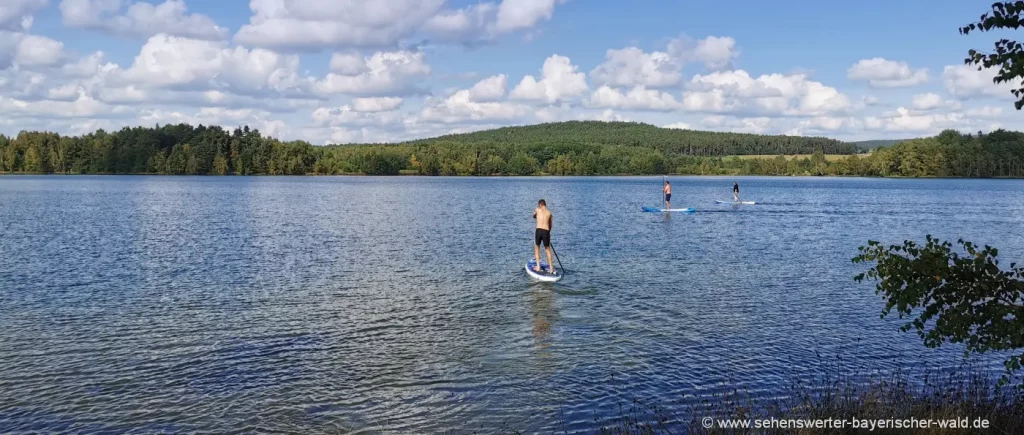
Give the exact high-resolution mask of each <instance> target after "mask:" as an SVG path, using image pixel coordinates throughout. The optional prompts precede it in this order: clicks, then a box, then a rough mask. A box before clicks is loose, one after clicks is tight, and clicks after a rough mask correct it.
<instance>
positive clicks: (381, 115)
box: [313, 104, 402, 126]
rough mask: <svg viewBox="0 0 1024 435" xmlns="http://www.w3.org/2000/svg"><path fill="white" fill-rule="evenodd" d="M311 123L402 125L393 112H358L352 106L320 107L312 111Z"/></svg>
mask: <svg viewBox="0 0 1024 435" xmlns="http://www.w3.org/2000/svg"><path fill="white" fill-rule="evenodd" d="M313 123H314V124H315V125H318V126H370V125H375V126H386V125H396V124H401V123H402V114H400V113H398V112H395V111H393V110H378V111H367V110H359V109H358V108H356V107H354V104H353V105H345V106H341V107H335V108H325V107H321V108H318V109H316V110H315V111H313Z"/></svg>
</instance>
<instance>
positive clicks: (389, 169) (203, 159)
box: [0, 121, 1024, 177]
mask: <svg viewBox="0 0 1024 435" xmlns="http://www.w3.org/2000/svg"><path fill="white" fill-rule="evenodd" d="M856 152H858V148H857V146H856V145H854V144H850V143H843V142H839V141H836V140H832V139H825V138H805V137H793V136H764V135H752V134H737V133H715V132H703V131H693V130H676V129H666V128H659V127H656V126H653V125H648V124H640V123H627V122H598V121H587V122H579V121H573V122H563V123H553V124H540V125H533V126H524V127H506V128H500V129H495V130H488V131H483V132H476V133H468V134H460V135H451V136H443V137H439V138H434V139H425V140H419V141H413V142H407V143H401V144H394V145H383V144H382V145H335V146H313V145H310V144H309V143H306V142H302V141H296V142H281V141H279V140H276V139H272V138H265V137H263V136H262V135H261V134H260V133H259V131H257V130H250V129H248V127H246V128H239V129H235V130H234V131H231V132H228V131H226V130H224V129H222V128H220V127H205V126H199V127H192V126H190V125H186V124H179V125H167V126H163V127H157V128H143V127H137V128H125V129H122V130H121V131H118V132H115V133H107V132H105V131H102V130H100V131H97V132H96V133H91V134H88V135H85V136H80V137H69V136H61V135H58V134H55V133H38V132H23V133H21V134H19V135H18V136H17V137H16V138H13V139H11V138H7V137H4V136H2V135H0V172H6V173H67V174H144V173H145V174H174V175H178V174H197V175H207V174H210V175H228V174H235V175H303V174H319V175H337V174H367V175H396V174H400V173H404V174H419V175H541V174H549V175H619V174H632V175H658V174H680V175H849V176H883V177H890V176H899V177H1024V133H1019V132H1009V131H1003V130H999V131H994V132H992V133H989V134H985V135H982V134H980V133H979V134H978V135H976V136H975V135H971V134H960V133H958V132H956V131H952V130H948V131H945V132H943V133H942V134H940V135H939V136H936V137H932V138H924V139H913V140H908V141H904V142H901V143H897V144H895V145H892V146H890V147H880V148H877V149H875V150H874V152H873V153H872V154H870V155H869V156H867V157H864V156H860V155H856V154H854V153H856ZM795 154H804V155H810V157H804V158H798V159H787V158H786V157H784V155H795ZM826 154H831V155H846V157H844V158H841V159H838V160H835V161H829V159H827V158H826ZM727 155H729V156H733V157H725V156H727ZM736 155H775V156H776V157H775V158H752V159H745V158H740V157H736Z"/></svg>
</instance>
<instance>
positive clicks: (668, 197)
mask: <svg viewBox="0 0 1024 435" xmlns="http://www.w3.org/2000/svg"><path fill="white" fill-rule="evenodd" d="M661 191H662V192H665V210H671V209H672V185H671V184H669V182H668V180H666V181H665V186H664V187H662V188H661Z"/></svg>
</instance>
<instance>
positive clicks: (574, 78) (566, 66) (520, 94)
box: [509, 54, 589, 104]
mask: <svg viewBox="0 0 1024 435" xmlns="http://www.w3.org/2000/svg"><path fill="white" fill-rule="evenodd" d="M576 70H577V67H576V65H573V64H572V61H571V60H569V58H568V57H565V56H560V55H557V54H555V55H552V56H551V57H549V58H547V60H545V61H544V66H543V67H542V68H541V77H540V80H537V79H536V78H534V77H533V76H532V75H528V76H526V77H523V80H522V81H520V82H519V85H518V86H516V87H515V89H513V90H512V92H511V93H510V94H509V96H510V97H511V98H513V99H518V100H526V101H534V102H544V103H548V104H551V103H556V102H561V101H565V100H568V99H574V98H577V97H580V96H582V95H583V94H585V93H586V92H587V90H588V89H589V88H588V87H587V76H586V74H584V73H581V72H577V71H576Z"/></svg>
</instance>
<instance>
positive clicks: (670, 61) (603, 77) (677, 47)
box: [590, 36, 739, 88]
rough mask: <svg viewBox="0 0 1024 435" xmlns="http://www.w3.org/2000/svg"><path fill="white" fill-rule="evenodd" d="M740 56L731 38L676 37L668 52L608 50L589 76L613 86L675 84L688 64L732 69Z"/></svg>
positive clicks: (663, 85) (631, 48)
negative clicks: (692, 39)
mask: <svg viewBox="0 0 1024 435" xmlns="http://www.w3.org/2000/svg"><path fill="white" fill-rule="evenodd" d="M738 55H739V51H738V50H737V49H736V41H735V40H733V39H732V38H728V37H717V36H709V37H707V38H705V39H701V40H697V41H691V40H688V39H683V38H676V39H673V40H672V41H670V42H669V44H668V48H667V50H666V51H652V52H650V53H647V52H644V51H643V50H641V49H639V48H637V47H627V48H622V49H611V50H608V51H607V52H605V60H604V62H603V63H601V64H600V65H598V66H597V67H596V68H594V69H593V70H591V71H590V79H591V80H592V81H593V82H594V83H595V84H597V85H608V86H612V87H632V86H646V87H649V88H659V87H669V86H676V85H678V84H679V83H680V82H681V81H682V78H683V75H682V69H683V67H684V65H686V64H687V63H702V64H704V66H705V68H707V69H708V70H712V71H716V70H722V69H727V68H730V67H731V65H732V61H733V60H734V59H735V58H736V56H738Z"/></svg>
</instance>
